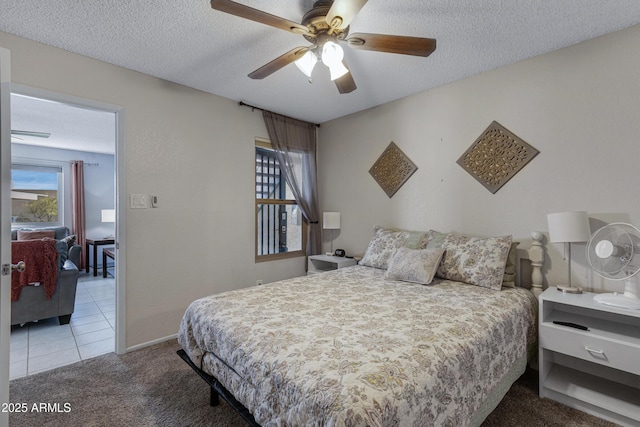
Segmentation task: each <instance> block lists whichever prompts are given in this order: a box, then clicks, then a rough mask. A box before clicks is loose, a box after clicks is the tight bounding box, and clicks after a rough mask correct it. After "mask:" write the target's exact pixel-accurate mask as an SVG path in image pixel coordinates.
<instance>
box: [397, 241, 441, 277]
mask: <svg viewBox="0 0 640 427" xmlns="http://www.w3.org/2000/svg"><path fill="white" fill-rule="evenodd" d="M443 253H444V249H442V248H435V249H410V248H407V247H403V248H399V249H398V251H397V252H396V254H395V255H394V257H393V258H392V259H391V262H390V263H389V269H388V270H387V272H386V273H385V278H387V279H392V280H402V281H404V282H412V283H420V284H423V285H428V284H429V283H431V281H432V280H433V276H435V274H436V270H437V269H438V264H440V259H441V258H442V254H443Z"/></svg>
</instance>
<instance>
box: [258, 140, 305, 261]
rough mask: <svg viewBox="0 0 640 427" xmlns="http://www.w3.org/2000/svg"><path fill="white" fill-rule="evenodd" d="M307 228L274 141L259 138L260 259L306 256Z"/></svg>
mask: <svg viewBox="0 0 640 427" xmlns="http://www.w3.org/2000/svg"><path fill="white" fill-rule="evenodd" d="M305 231H306V224H305V220H304V218H303V216H302V212H301V211H300V208H299V207H298V205H297V204H296V201H295V199H294V197H293V194H292V193H291V189H290V188H289V186H288V185H287V183H286V180H285V178H284V175H283V173H282V171H281V170H280V166H279V164H278V160H277V159H276V156H275V153H274V151H273V148H272V147H271V144H270V143H269V142H268V141H265V140H256V261H269V260H273V259H280V258H289V257H294V256H304V255H305V253H304V250H303V248H304V246H305V242H306V239H305Z"/></svg>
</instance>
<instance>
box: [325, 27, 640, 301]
mask: <svg viewBox="0 0 640 427" xmlns="http://www.w3.org/2000/svg"><path fill="white" fill-rule="evenodd" d="M426 69H427V70H428V67H426ZM639 71H640V26H636V27H632V28H630V29H627V30H624V31H620V32H617V33H613V34H610V35H607V36H604V37H601V38H598V39H594V40H591V41H587V42H584V43H581V44H579V45H576V46H573V47H569V48H566V49H562V50H559V51H556V52H553V53H550V54H546V55H543V56H539V57H536V58H533V59H530V60H527V61H523V62H521V63H517V64H513V65H511V66H507V67H503V68H500V69H497V70H493V71H490V72H487V73H484V74H481V75H477V76H474V77H471V78H468V79H466V80H463V81H459V82H455V83H452V84H449V85H447V86H444V87H440V88H437V89H434V90H431V91H427V92H424V93H421V94H418V95H415V96H412V97H409V98H405V99H402V100H399V101H396V102H393V103H389V104H386V105H382V106H380V107H377V108H373V109H370V110H368V111H364V112H361V113H357V114H354V115H351V116H348V117H344V118H341V119H337V120H334V121H331V122H328V123H324V124H322V126H321V128H320V144H319V147H320V148H319V150H320V153H319V164H320V165H321V167H320V177H319V181H320V198H321V206H322V209H323V210H324V211H334V210H335V211H340V212H342V230H341V232H340V235H339V236H338V237H337V238H336V239H335V241H334V243H333V247H334V248H335V247H340V248H345V249H347V252H351V253H363V252H364V251H365V249H366V246H367V243H368V241H369V239H370V237H371V232H372V227H373V226H374V225H375V224H380V225H385V226H397V227H403V228H408V229H420V230H424V229H429V228H433V229H436V230H440V231H451V230H457V231H460V232H466V233H473V234H479V235H504V234H513V236H514V239H516V240H518V241H521V242H522V243H523V246H528V244H529V243H530V241H531V240H530V232H531V231H533V230H539V231H543V232H545V233H546V230H547V222H546V214H547V213H551V212H557V211H566V210H586V211H588V212H589V214H590V217H591V218H592V231H595V230H596V229H597V228H598V227H599V225H601V224H602V222H601V221H606V222H610V221H625V222H632V223H634V224H635V225H637V226H640V199H639V193H638V188H640V171H639V161H640V141H639V139H640V74H639ZM358 90H362V89H358ZM493 120H496V121H498V122H499V123H500V124H502V125H503V126H505V127H506V128H507V129H509V130H511V131H512V132H513V133H515V134H516V135H518V136H519V137H521V138H522V139H524V140H525V141H527V142H528V143H529V144H531V145H533V146H534V147H536V148H537V149H538V150H539V151H540V154H539V155H538V156H537V157H536V158H535V159H533V161H532V162H531V163H529V164H528V165H527V166H526V167H525V168H524V169H523V170H521V171H520V173H518V174H517V175H516V176H515V177H514V178H513V179H511V181H509V182H508V183H507V184H506V185H505V186H504V187H502V188H501V189H500V190H499V191H498V192H497V193H496V194H491V193H490V192H489V191H488V190H486V189H485V188H484V187H483V186H482V185H481V184H479V183H478V182H477V181H476V180H475V179H474V178H472V177H471V176H470V175H469V174H468V173H467V172H465V171H464V170H463V169H462V168H461V167H460V166H458V165H457V164H456V160H457V159H458V158H459V157H460V155H462V153H464V151H465V150H466V149H467V148H468V147H469V146H470V145H471V144H472V143H473V142H474V141H475V139H476V138H477V137H478V136H479V135H480V134H481V133H482V132H483V131H484V130H485V129H486V127H487V126H488V125H489V124H490V123H491V122H492V121H493ZM391 141H394V142H395V143H396V144H397V145H398V146H399V147H400V149H402V150H403V151H404V152H405V153H406V154H407V155H408V156H409V157H410V158H411V159H412V160H413V162H414V163H416V164H417V166H418V168H419V169H418V171H417V172H416V173H415V174H414V175H413V176H412V177H411V178H410V179H409V181H408V182H407V183H406V184H405V185H404V186H403V187H402V188H401V189H400V190H399V191H398V192H397V193H396V194H395V195H394V197H393V198H392V199H389V198H388V197H387V196H386V194H385V193H384V192H383V191H382V189H380V187H379V186H378V184H377V183H376V182H375V181H374V180H373V178H372V177H371V176H370V175H369V173H368V170H369V168H370V167H371V166H372V165H373V163H374V162H375V161H376V159H377V158H378V157H379V155H380V154H381V153H382V151H383V150H384V149H385V148H386V146H387V145H388V144H389V143H390V142H391ZM325 243H326V242H325ZM326 246H327V247H328V244H327V245H326ZM547 249H548V254H549V259H548V260H547V261H548V264H547V266H548V268H549V269H550V270H549V271H547V275H548V281H549V282H550V283H552V284H556V283H558V281H559V280H563V279H565V278H566V274H567V264H566V261H563V260H562V250H563V248H562V245H561V244H550V245H547ZM584 249H585V244H575V245H574V246H573V260H574V270H573V272H574V278H573V280H574V284H575V282H578V283H579V284H583V285H584V284H586V285H587V286H593V287H594V288H596V289H598V290H600V289H612V290H621V289H622V288H623V284H621V283H620V282H608V283H605V281H604V280H603V279H600V278H599V277H598V276H596V275H595V274H593V273H592V272H591V271H590V270H589V269H588V268H587V267H586V264H587V262H586V258H585V255H584ZM636 280H640V279H637V278H636Z"/></svg>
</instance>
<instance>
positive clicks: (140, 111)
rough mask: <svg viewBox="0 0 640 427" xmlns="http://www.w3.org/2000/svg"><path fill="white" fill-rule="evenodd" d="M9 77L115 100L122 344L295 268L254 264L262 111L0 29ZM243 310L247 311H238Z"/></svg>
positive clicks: (297, 268)
mask: <svg viewBox="0 0 640 427" xmlns="http://www.w3.org/2000/svg"><path fill="white" fill-rule="evenodd" d="M0 46H2V47H5V48H8V49H9V50H10V51H11V60H12V62H11V64H12V78H13V81H14V82H16V83H20V84H22V85H26V86H30V87H34V88H41V89H45V90H47V91H52V92H56V93H60V94H65V95H68V96H74V97H79V98H85V99H90V100H95V101H99V102H102V103H107V104H112V105H116V106H122V107H124V115H125V120H124V122H125V131H124V137H125V143H124V144H125V155H124V157H125V162H126V165H125V168H126V174H125V175H126V176H125V182H126V188H125V189H124V191H125V192H126V193H127V194H131V193H141V194H153V195H157V196H158V198H159V205H160V207H159V208H158V209H134V210H131V209H128V208H125V209H124V211H123V212H124V213H125V214H126V298H125V300H126V346H127V347H128V348H130V347H134V346H138V345H143V344H145V343H149V342H152V341H154V340H159V339H162V338H164V337H167V336H171V335H173V334H175V333H176V332H177V330H178V326H179V322H180V319H181V317H182V314H183V313H184V310H185V308H186V306H187V305H188V303H189V302H191V301H193V300H194V299H196V298H198V297H201V296H204V295H208V294H212V293H216V292H221V291H225V290H229V289H237V288H242V287H246V286H250V285H254V284H255V283H256V280H257V279H262V280H263V281H264V282H265V283H267V282H270V281H274V280H278V279H281V278H287V277H291V276H296V275H301V274H304V259H303V258H296V259H293V260H285V261H277V262H269V263H261V264H255V263H254V239H255V238H254V215H255V214H254V198H253V197H254V196H253V194H254V193H253V192H254V167H255V166H254V157H253V147H254V145H253V144H254V139H255V137H256V136H259V137H266V136H267V134H266V129H265V126H264V123H263V121H262V116H261V115H260V114H257V113H255V112H252V111H251V110H250V109H248V108H243V107H240V106H238V105H237V103H236V102H235V101H231V100H229V99H225V98H221V97H218V96H214V95H210V94H206V93H204V92H200V91H197V90H193V89H189V88H186V87H184V86H180V85H176V84H172V83H169V82H167V81H164V80H160V79H157V78H153V77H150V76H147V75H144V74H141V73H137V72H133V71H130V70H126V69H123V68H120V67H116V66H113V65H109V64H106V63H103V62H100V61H96V60H93V59H90V58H87V57H83V56H79V55H76V54H72V53H69V52H66V51H63V50H60V49H56V48H52V47H48V46H44V45H42V44H38V43H35V42H32V41H29V40H25V39H22V38H18V37H14V36H11V35H8V34H6V33H1V32H0ZM247 315H251V314H250V313H248V314H247Z"/></svg>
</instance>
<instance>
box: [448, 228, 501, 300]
mask: <svg viewBox="0 0 640 427" xmlns="http://www.w3.org/2000/svg"><path fill="white" fill-rule="evenodd" d="M442 248H444V250H445V252H444V254H443V256H442V260H441V261H440V266H439V267H438V271H437V273H436V275H437V276H438V277H442V278H443V279H449V280H455V281H458V282H464V283H469V284H471V285H476V286H481V287H483V288H489V289H493V290H497V291H499V290H500V289H501V288H502V280H503V277H504V269H505V264H506V262H507V257H508V255H509V249H510V248H511V236H503V237H489V238H481V237H470V236H465V235H462V234H457V233H450V234H448V235H447V237H445V238H444V241H443V242H442Z"/></svg>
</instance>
